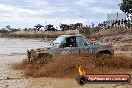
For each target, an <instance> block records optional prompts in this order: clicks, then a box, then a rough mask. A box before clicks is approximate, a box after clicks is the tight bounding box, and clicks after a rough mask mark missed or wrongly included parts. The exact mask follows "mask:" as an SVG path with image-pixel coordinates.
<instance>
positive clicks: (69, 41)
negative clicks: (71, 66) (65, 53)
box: [62, 36, 77, 47]
mask: <svg viewBox="0 0 132 88" xmlns="http://www.w3.org/2000/svg"><path fill="white" fill-rule="evenodd" d="M62 47H77V42H76V37H74V36H72V37H68V38H66V40H65V41H64V43H63V45H62Z"/></svg>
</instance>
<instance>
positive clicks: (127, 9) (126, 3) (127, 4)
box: [120, 0, 132, 15]
mask: <svg viewBox="0 0 132 88" xmlns="http://www.w3.org/2000/svg"><path fill="white" fill-rule="evenodd" d="M120 10H122V11H123V12H124V13H126V14H127V15H128V14H131V15H132V0H122V2H121V4H120Z"/></svg>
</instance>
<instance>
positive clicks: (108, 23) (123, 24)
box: [98, 19, 131, 29]
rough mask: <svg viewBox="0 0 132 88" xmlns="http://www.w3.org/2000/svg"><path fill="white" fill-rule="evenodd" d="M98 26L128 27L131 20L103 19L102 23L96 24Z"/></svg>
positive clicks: (107, 27)
mask: <svg viewBox="0 0 132 88" xmlns="http://www.w3.org/2000/svg"><path fill="white" fill-rule="evenodd" d="M98 27H99V28H106V29H110V28H130V27H131V21H130V20H126V19H125V20H124V19H122V20H111V21H104V22H103V23H99V24H98Z"/></svg>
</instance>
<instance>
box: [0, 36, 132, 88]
mask: <svg viewBox="0 0 132 88" xmlns="http://www.w3.org/2000/svg"><path fill="white" fill-rule="evenodd" d="M48 46H50V42H42V41H41V40H39V39H10V38H0V88H132V85H121V84H96V85H95V84H86V85H84V86H80V85H78V84H77V83H76V80H75V79H74V78H50V77H48V78H47V77H41V78H32V77H25V76H24V72H23V71H22V70H13V69H12V68H11V67H10V65H11V64H12V63H16V62H21V61H22V60H23V59H24V58H26V50H27V49H32V48H43V47H48Z"/></svg>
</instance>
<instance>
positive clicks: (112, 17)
mask: <svg viewBox="0 0 132 88" xmlns="http://www.w3.org/2000/svg"><path fill="white" fill-rule="evenodd" d="M125 20H126V14H124V13H114V14H107V22H108V26H112V27H117V26H119V25H121V26H122V27H124V26H125V24H124V21H125Z"/></svg>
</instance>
